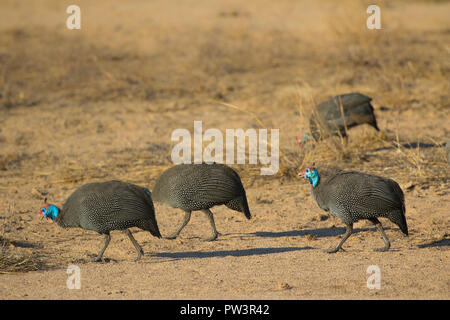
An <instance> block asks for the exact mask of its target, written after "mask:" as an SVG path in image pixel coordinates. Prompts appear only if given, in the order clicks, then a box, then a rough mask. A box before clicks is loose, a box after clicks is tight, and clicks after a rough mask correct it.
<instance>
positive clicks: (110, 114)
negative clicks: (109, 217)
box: [0, 0, 450, 299]
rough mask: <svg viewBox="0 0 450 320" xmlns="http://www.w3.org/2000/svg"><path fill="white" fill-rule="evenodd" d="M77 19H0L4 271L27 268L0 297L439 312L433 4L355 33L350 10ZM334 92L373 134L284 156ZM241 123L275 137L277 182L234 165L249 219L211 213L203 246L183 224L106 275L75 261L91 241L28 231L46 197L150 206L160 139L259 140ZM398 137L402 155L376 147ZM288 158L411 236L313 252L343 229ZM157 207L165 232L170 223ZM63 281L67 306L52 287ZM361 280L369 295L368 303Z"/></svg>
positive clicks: (441, 77)
mask: <svg viewBox="0 0 450 320" xmlns="http://www.w3.org/2000/svg"><path fill="white" fill-rule="evenodd" d="M77 3H78V4H79V5H80V7H81V9H82V29H81V30H79V31H69V30H67V29H65V19H66V17H67V16H68V15H67V14H66V13H65V8H66V6H67V5H68V3H67V4H66V3H65V2H61V1H36V2H29V3H27V4H26V5H25V4H24V3H22V2H16V1H2V3H1V4H0V36H1V39H0V67H1V68H2V69H0V75H1V78H0V93H1V96H0V99H1V100H0V101H1V105H0V207H1V210H0V226H1V229H0V236H1V237H2V239H3V244H2V245H3V247H2V259H3V260H5V259H15V258H17V259H18V260H17V261H19V262H20V261H23V265H24V266H25V265H27V264H28V263H31V267H30V268H31V269H37V270H34V271H33V270H32V271H28V272H13V271H14V270H9V269H8V270H7V269H3V270H0V271H1V273H2V274H0V298H1V299H449V298H450V295H449V292H450V290H449V289H450V268H449V257H450V255H449V245H450V238H449V227H450V217H449V211H450V210H449V208H450V206H449V201H450V192H449V186H450V183H449V179H448V175H449V172H450V170H449V167H448V165H447V162H446V159H445V155H444V148H443V146H442V143H443V142H445V141H446V140H447V139H448V137H449V135H450V120H449V119H450V112H449V109H450V105H449V101H450V99H449V92H450V90H449V82H448V79H449V71H450V65H449V60H448V53H449V47H448V43H450V42H449V40H450V33H449V24H448V17H449V14H450V4H449V3H448V2H445V1H430V2H428V1H426V2H425V1H423V2H422V1H417V2H416V1H414V2H412V1H389V3H387V2H380V6H381V8H382V26H383V29H382V30H378V31H371V32H373V33H370V32H369V31H368V30H367V29H366V28H365V19H366V17H367V16H368V15H367V13H366V12H365V9H366V8H367V6H368V4H367V3H366V2H364V1H362V2H354V1H353V2H351V1H347V2H346V1H343V2H342V4H341V6H339V7H338V6H337V4H335V2H333V1H323V2H320V3H317V2H316V1H287V0H286V1H279V2H278V1H277V2H273V1H246V2H245V4H243V2H242V1H214V2H212V1H181V2H178V1H152V2H147V1H130V2H126V3H125V2H120V3H119V2H111V1H95V2H92V1H78V2H77ZM355 3H356V4H355ZM377 32H378V33H377ZM352 91H360V92H362V93H365V94H367V95H370V96H371V97H373V99H374V100H373V104H374V107H375V112H376V115H377V119H378V125H379V127H380V128H381V131H382V132H381V133H380V134H378V133H376V132H375V131H374V130H373V129H371V128H369V127H366V126H363V127H361V128H355V129H352V130H351V131H350V139H349V144H348V145H346V146H344V147H343V148H344V149H342V150H341V149H339V150H341V151H339V152H337V151H336V153H333V152H330V150H332V149H326V148H325V147H326V145H324V146H322V147H324V148H325V149H326V150H327V153H326V152H324V153H323V154H320V155H319V154H318V153H320V150H324V149H321V147H320V146H319V147H318V148H317V149H316V151H311V150H309V151H304V150H301V149H300V148H299V147H298V146H297V144H296V139H295V138H296V136H298V135H300V134H301V133H302V132H305V130H307V126H306V125H305V124H306V123H307V118H305V117H304V115H303V109H302V107H301V106H302V105H303V106H306V107H308V106H311V105H313V102H314V101H316V102H318V101H321V100H322V99H326V98H328V97H330V96H332V95H334V94H339V93H345V92H352ZM220 102H225V103H229V104H232V105H234V106H238V107H239V108H240V109H241V110H237V109H233V108H231V107H226V106H225V105H223V104H221V103H220ZM299 106H300V107H299ZM243 110H244V111H243ZM245 110H247V111H249V112H250V113H249V112H246V111H245ZM255 116H256V117H257V118H258V120H260V121H261V122H262V123H263V124H264V125H265V127H266V128H269V129H270V128H278V129H280V147H281V150H282V154H283V155H282V162H281V164H280V165H281V167H280V171H279V173H278V174H277V175H275V176H260V175H259V174H258V172H259V168H260V165H233V167H234V168H236V169H237V170H238V172H239V173H240V175H241V177H242V180H243V183H244V186H245V187H246V190H247V197H248V202H249V206H250V210H251V212H252V215H253V217H252V219H251V220H246V219H245V217H244V216H243V215H242V214H240V213H237V212H233V211H231V210H229V209H227V208H226V207H217V208H213V209H212V211H213V212H214V213H215V215H214V216H215V220H216V226H217V228H218V231H219V232H220V235H219V238H218V239H217V240H216V241H214V242H205V241H202V239H203V238H206V237H208V236H209V235H210V232H211V230H210V226H209V223H208V220H207V218H206V217H205V216H204V214H203V213H201V212H195V213H193V215H192V219H191V222H190V223H189V224H188V226H186V228H185V229H184V230H183V232H182V233H181V235H180V237H179V238H178V239H176V240H166V239H156V238H153V237H152V236H151V235H150V234H148V233H147V232H144V231H142V230H139V229H132V232H133V234H134V235H135V237H136V239H137V241H138V242H139V243H140V244H141V245H142V247H143V249H144V251H145V256H144V257H143V259H142V260H141V261H139V262H134V261H133V259H134V258H135V251H134V248H133V246H132V244H131V243H130V241H129V240H128V239H127V237H126V236H125V235H124V234H122V233H121V232H119V231H115V232H112V241H111V243H110V245H109V247H108V249H107V251H106V252H105V255H104V257H105V258H107V262H105V263H93V262H90V259H91V258H92V257H93V256H95V255H96V254H97V252H98V250H99V249H100V247H101V245H102V243H103V238H102V237H101V236H99V235H98V234H96V233H95V232H90V231H84V230H79V229H69V230H64V229H61V228H59V227H58V226H57V225H56V224H53V223H52V222H51V221H47V220H41V219H40V217H39V208H40V205H41V203H42V201H43V197H44V195H45V196H47V197H48V198H49V201H50V202H52V203H55V204H59V205H61V204H62V203H63V202H64V200H65V199H66V198H67V197H68V196H69V195H70V194H71V192H73V191H74V190H75V189H76V188H77V187H79V186H81V185H82V184H84V183H87V182H91V181H104V180H111V179H120V180H125V181H129V182H132V183H136V184H140V185H142V186H146V187H148V188H149V189H152V187H153V184H154V182H155V179H156V178H157V176H158V174H159V173H160V172H162V170H164V169H165V168H167V167H169V166H170V165H171V161H170V152H171V147H172V146H173V144H174V143H173V142H171V140H170V137H171V133H172V132H173V130H175V129H177V128H186V129H188V130H189V131H191V132H192V131H193V123H194V120H202V121H203V130H206V129H209V128H217V129H219V130H222V131H223V132H225V129H227V128H244V129H247V128H258V125H260V122H259V121H258V120H257V119H256V118H255ZM396 135H398V136H399V140H400V141H401V142H402V143H403V144H404V146H405V147H403V148H395V147H392V144H390V142H389V141H390V140H389V139H391V140H392V139H394V137H395V136H396ZM374 137H378V138H379V139H378V140H377V139H375V138H374ZM304 152H309V154H307V155H305V154H304ZM308 157H309V158H308ZM302 159H303V160H302ZM305 159H310V160H314V161H316V162H321V164H324V165H330V164H333V165H338V166H340V167H342V168H346V169H356V170H362V171H366V172H371V173H374V174H380V175H384V176H388V177H390V178H392V179H395V180H396V181H398V182H399V184H400V186H401V187H402V188H403V190H404V192H405V198H406V216H407V222H408V227H409V232H410V235H409V237H405V236H403V235H402V234H401V232H400V231H399V229H398V227H397V226H395V225H394V224H392V223H391V222H389V221H387V220H385V219H383V220H382V223H383V225H384V227H385V229H386V233H387V235H388V237H389V238H390V240H391V250H390V251H388V252H374V251H373V249H374V248H377V247H381V246H382V245H383V241H382V239H381V237H380V235H379V233H377V231H376V230H375V228H373V227H372V225H371V224H370V223H369V222H365V221H361V222H358V223H357V224H356V225H355V228H354V234H353V235H352V236H351V237H350V238H349V239H348V240H347V242H346V243H345V245H344V248H345V250H346V251H345V252H339V253H337V254H327V253H324V252H323V250H324V249H327V248H329V247H331V246H333V245H335V244H336V243H337V241H338V240H339V237H340V236H341V235H342V234H343V233H344V231H345V229H344V225H343V224H342V223H341V222H340V221H339V220H338V219H335V218H333V217H331V216H328V215H327V214H325V213H324V212H322V211H321V210H320V209H319V208H318V207H317V205H316V203H315V202H314V200H313V199H312V198H311V196H310V190H309V186H308V185H307V184H306V183H305V182H304V181H303V180H301V179H298V178H297V177H295V175H294V174H293V173H295V171H296V170H297V169H298V167H299V166H301V165H305V164H306V163H305V162H308V161H306V160H305ZM308 164H309V163H308ZM155 207H156V218H157V220H158V225H159V228H160V231H161V233H162V234H163V235H168V234H170V233H171V232H173V231H174V230H175V229H176V228H177V226H178V224H179V223H181V220H182V217H183V213H182V212H181V211H180V210H176V209H172V208H169V207H166V206H163V205H160V204H155ZM5 239H6V240H5ZM21 259H22V260H21ZM3 260H2V261H3ZM69 265H76V266H78V267H79V268H80V274H81V289H79V290H70V289H68V288H67V279H68V277H69V275H68V274H67V268H68V266H69ZM372 265H375V266H378V267H379V270H380V272H381V283H380V289H369V288H368V287H367V280H368V278H369V277H370V275H371V274H369V273H367V269H368V267H369V266H372ZM16 267H17V268H19V267H20V266H19V265H17V266H16Z"/></svg>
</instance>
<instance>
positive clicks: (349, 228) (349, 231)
mask: <svg viewBox="0 0 450 320" xmlns="http://www.w3.org/2000/svg"><path fill="white" fill-rule="evenodd" d="M352 231H353V223H350V224H348V225H347V226H346V231H345V234H344V237H343V238H342V239H341V241H339V243H338V245H337V246H336V247H334V248H331V249H328V250H326V252H328V253H336V252H338V251H339V249H341V250H344V249H342V245H343V244H344V242H345V240H347V239H348V237H350V235H351V234H352Z"/></svg>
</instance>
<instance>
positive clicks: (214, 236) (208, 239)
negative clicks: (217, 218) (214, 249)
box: [203, 234, 217, 241]
mask: <svg viewBox="0 0 450 320" xmlns="http://www.w3.org/2000/svg"><path fill="white" fill-rule="evenodd" d="M216 239H217V234H215V235H212V236H211V237H209V238H206V239H203V241H214V240H216Z"/></svg>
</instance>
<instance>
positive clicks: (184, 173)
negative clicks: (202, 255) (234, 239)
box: [152, 163, 251, 241]
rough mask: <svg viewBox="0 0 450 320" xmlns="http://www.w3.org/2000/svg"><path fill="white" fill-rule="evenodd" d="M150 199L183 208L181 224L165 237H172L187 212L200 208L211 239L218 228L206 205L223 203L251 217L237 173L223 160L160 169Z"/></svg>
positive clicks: (174, 236)
mask: <svg viewBox="0 0 450 320" xmlns="http://www.w3.org/2000/svg"><path fill="white" fill-rule="evenodd" d="M152 195H153V199H154V200H155V201H157V202H161V203H165V204H167V205H169V206H171V207H173V208H179V209H182V210H184V212H185V216H184V220H183V223H182V224H181V226H180V227H179V228H178V229H177V230H176V231H175V232H174V233H173V234H172V235H171V236H169V237H167V239H175V238H176V237H177V236H178V235H179V234H180V232H181V230H183V228H184V227H185V226H186V225H187V224H188V222H189V220H190V218H191V212H192V211H197V210H201V211H203V212H204V213H205V214H206V216H207V217H208V219H209V222H210V223H211V228H212V233H213V234H212V236H211V237H210V238H207V239H206V240H208V241H213V240H215V239H216V238H217V235H218V232H217V230H216V226H215V224H214V217H213V213H212V212H211V210H210V208H212V207H214V206H217V205H222V204H224V205H226V206H227V207H228V208H230V209H233V210H236V211H239V212H243V213H244V214H245V217H246V218H247V219H250V218H251V214H250V210H249V208H248V203H247V197H246V194H245V190H244V187H243V185H242V182H241V179H240V177H239V175H238V174H237V173H236V171H234V170H233V169H232V168H230V167H228V166H226V165H224V164H217V163H213V164H206V163H202V164H179V165H176V166H174V167H171V168H169V169H167V170H166V171H164V172H163V173H162V174H161V176H160V177H159V178H158V180H157V181H156V184H155V187H154V188H153V193H152Z"/></svg>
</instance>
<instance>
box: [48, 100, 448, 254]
mask: <svg viewBox="0 0 450 320" xmlns="http://www.w3.org/2000/svg"><path fill="white" fill-rule="evenodd" d="M370 101H371V98H369V97H367V96H365V95H362V94H360V93H350V94H344V95H340V96H336V97H334V98H332V99H330V100H328V101H325V102H323V103H321V104H319V105H318V106H317V110H316V111H317V112H315V113H314V114H313V116H312V117H311V118H310V131H311V135H312V136H313V138H314V139H315V140H319V139H324V138H326V137H327V136H329V135H341V136H342V137H346V136H347V129H349V128H351V127H354V126H357V125H360V124H369V125H371V126H372V127H374V128H375V129H376V130H379V128H378V126H377V122H376V118H375V115H374V112H373V107H372V105H371V104H370ZM446 152H447V156H448V158H449V162H450V140H449V141H448V142H447V146H446ZM299 175H301V176H302V177H303V178H304V179H306V180H307V181H308V182H309V183H310V184H311V194H312V197H313V198H314V200H315V201H316V202H317V205H318V206H319V207H320V208H321V209H322V210H325V211H327V212H329V213H330V214H331V215H333V216H335V217H337V218H339V219H340V220H341V221H342V222H343V223H344V224H345V225H346V232H345V234H344V236H343V237H342V239H341V240H340V241H339V243H338V244H337V245H336V246H335V247H333V248H331V249H329V250H327V252H329V253H335V252H337V251H339V250H343V249H342V245H343V243H344V242H345V241H346V240H347V239H348V237H350V235H351V234H352V230H353V223H355V222H357V221H359V220H362V219H365V220H369V221H370V222H372V223H373V224H374V225H375V227H376V228H377V230H378V231H379V232H380V233H381V236H382V238H383V241H384V247H382V248H381V249H376V250H377V251H386V250H388V249H389V248H390V242H389V239H388V237H387V236H386V233H385V232H384V230H383V227H382V225H381V222H380V221H379V220H378V218H387V219H389V220H390V221H392V222H393V223H394V224H396V225H397V226H398V227H399V228H400V230H401V232H402V233H404V234H405V235H408V227H407V223H406V216H405V199H404V195H403V192H402V189H401V188H400V186H399V185H398V183H396V182H395V181H394V180H391V179H388V178H384V177H380V176H376V175H371V174H367V173H362V172H357V171H344V170H340V169H337V168H314V167H308V168H305V169H304V170H303V171H302V172H301V173H300V174H299ZM153 201H156V202H160V203H164V204H166V205H169V206H171V207H173V208H179V209H181V210H183V211H184V213H185V216H184V220H183V222H182V224H181V225H180V227H179V228H178V229H177V230H176V231H175V232H174V233H173V234H172V235H170V236H167V237H165V238H166V239H175V238H176V237H177V236H178V235H179V234H180V232H181V231H182V229H183V228H184V227H185V226H186V225H187V224H188V222H189V220H190V217H191V212H192V211H203V212H204V213H205V214H206V216H207V217H208V219H209V222H210V224H211V229H212V236H211V237H209V238H207V239H206V240H210V241H212V240H215V239H216V238H217V236H218V232H217V230H216V226H215V223H214V217H213V213H212V212H211V210H210V209H211V208H212V207H214V206H218V205H225V206H227V207H228V208H230V209H232V210H235V211H239V212H242V213H244V215H245V217H246V218H247V219H250V218H251V214H250V209H249V205H248V202H247V197H246V192H245V189H244V186H243V185H242V182H241V179H240V177H239V175H238V174H237V173H236V171H234V170H233V169H232V168H230V167H228V166H227V165H224V164H217V163H212V164H206V163H202V164H180V165H176V166H173V167H171V168H169V169H167V170H166V171H164V172H163V173H162V174H161V176H160V177H159V178H158V179H157V181H156V184H155V186H154V188H153V192H150V191H149V190H148V189H146V188H144V187H141V186H137V185H133V184H130V183H126V182H121V181H107V182H101V183H88V184H86V185H83V186H81V187H80V188H78V189H77V190H76V191H75V192H73V193H72V194H71V195H70V196H69V198H68V199H67V200H66V202H65V203H64V204H63V206H62V208H59V207H57V206H55V205H52V204H48V203H47V202H46V201H45V204H44V205H43V206H42V207H41V210H40V214H41V216H42V217H44V218H48V219H51V220H53V221H55V222H56V223H57V224H58V225H60V226H61V227H64V228H72V227H78V228H82V229H86V230H93V231H96V232H98V233H99V234H102V235H104V236H105V243H104V246H103V247H102V249H101V250H100V252H99V253H98V255H97V256H96V258H95V259H94V261H102V256H103V253H104V252H105V250H106V248H107V247H108V244H109V242H110V240H111V236H110V232H111V231H113V230H122V231H123V232H124V233H125V234H127V236H128V237H129V239H130V240H131V242H132V243H133V245H134V247H135V248H136V251H137V254H138V255H137V258H136V260H139V259H140V258H141V256H142V255H143V250H142V248H141V247H140V246H139V244H138V243H137V241H136V240H135V239H134V237H133V235H132V234H131V232H130V231H129V228H131V227H138V228H140V229H142V230H146V231H149V232H150V234H151V235H152V236H154V237H157V238H161V234H160V232H159V229H158V224H157V221H156V217H155V210H154V206H153Z"/></svg>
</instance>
